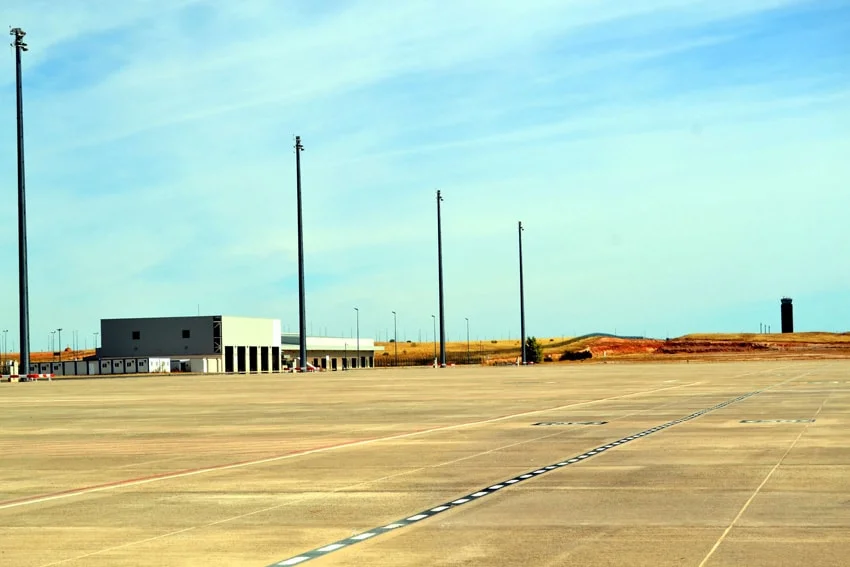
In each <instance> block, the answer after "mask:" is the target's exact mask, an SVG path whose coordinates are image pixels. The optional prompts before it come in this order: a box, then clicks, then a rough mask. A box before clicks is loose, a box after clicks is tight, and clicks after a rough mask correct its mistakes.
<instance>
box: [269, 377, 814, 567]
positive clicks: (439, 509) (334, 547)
mask: <svg viewBox="0 0 850 567" xmlns="http://www.w3.org/2000/svg"><path fill="white" fill-rule="evenodd" d="M759 393H761V390H758V391H755V392H750V393H748V394H744V395H742V396H738V397H737V398H733V399H731V400H727V401H725V402H722V403H719V404H717V405H716V406H712V407H710V408H707V409H703V410H700V411H698V412H695V413H692V414H690V415H688V416H685V417H680V418H679V419H676V420H674V421H669V422H667V423H664V424H662V425H658V426H655V427H653V428H651V429H646V430H644V431H641V432H640V433H636V434H634V435H630V436H628V437H623V438H622V439H618V440H617V441H613V442H611V443H609V444H607V445H601V446H599V447H597V448H595V449H591V450H590V451H587V452H586V453H582V454H581V455H577V456H575V457H572V458H570V459H564V460H563V461H559V462H558V463H556V464H554V465H548V466H546V467H543V468H539V469H536V470H534V471H531V472H529V473H525V474H522V475H518V476H515V477H513V478H511V479H509V480H505V481H502V482H499V483H497V484H493V485H490V486H489V487H488V488H485V489H483V490H478V491H476V492H473V493H470V494H468V495H466V496H464V497H462V498H458V499H456V500H452V501H450V502H446V503H444V504H440V505H439V506H435V507H433V508H429V509H427V510H424V511H422V512H419V513H418V514H415V515H413V516H408V517H407V518H404V519H402V520H397V521H395V522H393V523H392V524H387V525H385V526H383V527H380V528H373V529H371V530H369V531H366V532H363V533H360V534H357V535H353V536H351V537H347V538H345V539H341V540H339V541H337V542H334V543H330V544H327V545H324V546H322V547H318V548H316V549H313V550H311V551H306V552H304V553H301V554H299V555H296V556H294V557H290V558H289V559H284V560H283V561H278V562H277V563H273V564H272V565H270V566H269V567H289V566H290V565H300V564H301V563H304V562H306V561H310V560H311V559H316V558H318V557H323V556H325V555H327V554H328V553H333V552H334V551H338V550H340V549H344V548H346V547H349V546H351V545H354V544H355V543H360V542H361V541H365V540H367V539H371V538H372V537H375V536H378V535H380V534H381V533H385V532H388V531H391V530H396V529H399V528H403V527H406V526H409V525H411V524H415V523H417V522H420V521H422V520H424V519H426V518H430V517H431V516H436V515H437V514H443V513H445V512H448V511H449V510H451V509H453V508H457V507H458V506H463V505H464V504H467V503H468V502H471V501H473V500H478V499H480V498H482V497H484V496H488V495H490V494H493V493H495V492H498V491H499V490H500V489H502V488H507V486H511V485H514V484H517V483H519V482H524V481H526V480H528V479H529V478H532V477H535V476H539V475H541V474H545V473H547V472H549V471H551V470H555V469H556V468H559V467H563V466H567V465H572V464H575V463H579V462H582V461H583V460H585V459H588V458H590V457H592V456H594V455H597V454H599V453H602V452H604V451H605V450H606V449H610V448H612V447H613V446H616V445H623V444H625V443H629V442H630V441H634V440H635V439H640V438H641V437H645V436H646V435H651V434H653V433H657V432H659V431H662V430H664V429H667V428H668V427H672V426H674V425H678V424H679V423H684V422H686V421H690V420H692V419H696V418H698V417H700V416H702V415H705V414H707V413H708V412H712V411H715V410H718V409H721V408H724V407H726V406H728V405H730V404H734V403H736V402H740V401H741V400H745V399H747V398H750V397H752V396H755V395H756V394H759ZM766 421H770V422H783V423H786V422H789V423H790V422H793V423H806V422H812V421H814V420H813V419H799V420H766ZM762 422H763V421H761V420H743V421H742V422H741V423H762ZM603 423H604V422H603ZM535 425H539V424H535Z"/></svg>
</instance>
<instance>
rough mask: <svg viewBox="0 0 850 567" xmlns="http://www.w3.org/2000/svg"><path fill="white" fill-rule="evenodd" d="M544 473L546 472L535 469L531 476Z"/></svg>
mask: <svg viewBox="0 0 850 567" xmlns="http://www.w3.org/2000/svg"><path fill="white" fill-rule="evenodd" d="M544 472H546V471H545V470H543V469H537V470H536V471H532V474H540V473H544Z"/></svg>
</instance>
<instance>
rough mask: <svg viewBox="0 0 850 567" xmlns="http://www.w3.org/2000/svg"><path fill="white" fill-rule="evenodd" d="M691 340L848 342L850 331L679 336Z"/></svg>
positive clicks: (849, 341)
mask: <svg viewBox="0 0 850 567" xmlns="http://www.w3.org/2000/svg"><path fill="white" fill-rule="evenodd" d="M679 339H681V340H691V341H747V342H760V343H810V344H819V343H850V333H822V332H808V333H785V334H784V333H770V334H766V333H764V334H762V333H716V334H713V333H711V334H710V333H695V334H691V335H685V336H683V337H679Z"/></svg>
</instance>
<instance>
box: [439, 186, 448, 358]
mask: <svg viewBox="0 0 850 567" xmlns="http://www.w3.org/2000/svg"><path fill="white" fill-rule="evenodd" d="M442 202H443V197H442V196H441V195H440V191H439V190H438V191H437V273H438V277H439V280H440V366H441V367H445V366H446V320H445V312H444V310H443V229H442V219H441V217H440V203H442Z"/></svg>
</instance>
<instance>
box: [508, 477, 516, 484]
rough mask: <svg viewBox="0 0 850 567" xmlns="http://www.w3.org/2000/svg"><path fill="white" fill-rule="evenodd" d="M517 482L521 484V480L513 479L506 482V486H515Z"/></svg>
mask: <svg viewBox="0 0 850 567" xmlns="http://www.w3.org/2000/svg"><path fill="white" fill-rule="evenodd" d="M515 482H519V480H517V479H515V478H512V479H511V480H506V481H505V484H514V483H515Z"/></svg>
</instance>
